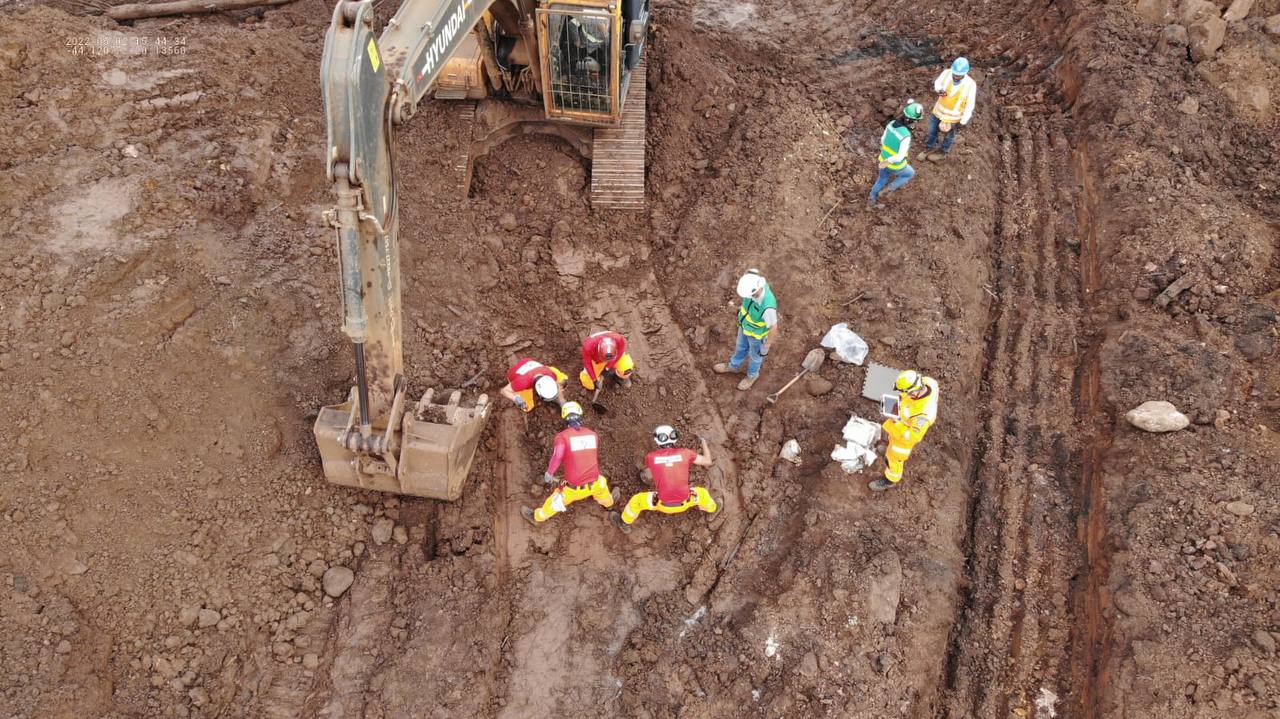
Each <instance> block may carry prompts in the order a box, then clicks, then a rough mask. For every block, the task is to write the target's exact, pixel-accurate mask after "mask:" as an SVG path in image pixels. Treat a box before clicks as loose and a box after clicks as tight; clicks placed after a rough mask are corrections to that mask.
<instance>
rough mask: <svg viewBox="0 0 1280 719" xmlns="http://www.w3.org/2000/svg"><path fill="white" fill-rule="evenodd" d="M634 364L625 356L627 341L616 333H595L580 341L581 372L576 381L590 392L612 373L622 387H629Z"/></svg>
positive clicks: (627, 355) (629, 356)
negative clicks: (608, 373)
mask: <svg viewBox="0 0 1280 719" xmlns="http://www.w3.org/2000/svg"><path fill="white" fill-rule="evenodd" d="M633 369H635V362H634V361H633V360H632V359H631V355H629V354H627V340H626V338H625V337H623V336H622V335H620V334H618V333H617V332H610V331H608V330H605V331H604V332H597V333H595V334H593V335H591V336H589V337H587V338H586V339H585V340H583V341H582V371H581V372H579V373H578V381H579V382H581V383H582V386H583V387H584V388H585V389H586V390H587V391H588V392H590V391H591V390H594V389H595V388H596V383H597V382H600V381H601V380H603V379H604V375H605V373H606V372H612V373H613V375H614V376H615V377H617V378H618V382H620V383H621V384H622V386H623V387H630V386H631V370H633Z"/></svg>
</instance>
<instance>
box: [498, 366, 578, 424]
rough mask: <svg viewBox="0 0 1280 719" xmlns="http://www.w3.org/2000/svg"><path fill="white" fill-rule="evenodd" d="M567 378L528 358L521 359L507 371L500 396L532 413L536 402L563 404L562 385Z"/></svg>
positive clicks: (551, 368)
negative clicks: (505, 384)
mask: <svg viewBox="0 0 1280 719" xmlns="http://www.w3.org/2000/svg"><path fill="white" fill-rule="evenodd" d="M568 380H569V377H568V376H567V375H565V373H564V372H561V371H560V370H558V369H556V368H555V367H548V366H547V365H544V364H542V363H541V362H538V361H536V360H533V359H531V358H529V357H521V358H520V359H518V360H516V363H515V364H514V365H512V366H511V369H509V370H507V386H505V387H503V388H502V396H503V397H506V398H507V399H509V400H511V401H512V402H515V404H516V406H517V407H519V408H520V409H522V410H524V411H525V412H532V411H533V408H534V407H535V406H537V404H538V400H542V401H543V402H551V401H552V400H554V401H555V402H556V404H564V384H565V382H567V381H568Z"/></svg>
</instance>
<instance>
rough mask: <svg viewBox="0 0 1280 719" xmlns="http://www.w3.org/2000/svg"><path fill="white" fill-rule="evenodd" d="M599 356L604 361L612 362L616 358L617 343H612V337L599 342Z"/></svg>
mask: <svg viewBox="0 0 1280 719" xmlns="http://www.w3.org/2000/svg"><path fill="white" fill-rule="evenodd" d="M599 349H600V356H601V357H603V358H604V359H606V360H612V359H614V358H616V357H617V356H618V343H617V342H614V341H613V338H612V337H605V338H604V339H602V340H600V348H599Z"/></svg>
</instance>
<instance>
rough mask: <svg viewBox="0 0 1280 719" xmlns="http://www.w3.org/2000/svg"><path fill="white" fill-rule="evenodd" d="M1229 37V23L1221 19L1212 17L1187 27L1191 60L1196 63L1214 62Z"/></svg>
mask: <svg viewBox="0 0 1280 719" xmlns="http://www.w3.org/2000/svg"><path fill="white" fill-rule="evenodd" d="M1226 36H1227V22H1226V21H1225V20H1223V19H1222V18H1220V17H1210V18H1205V19H1204V20H1202V21H1200V22H1198V23H1194V24H1192V25H1188V26H1187V38H1188V41H1187V44H1188V45H1189V46H1190V48H1191V59H1192V60H1195V61H1196V62H1204V61H1205V60H1212V59H1213V56H1214V55H1216V54H1218V48H1220V47H1222V41H1223V39H1225V38H1226Z"/></svg>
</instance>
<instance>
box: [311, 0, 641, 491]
mask: <svg viewBox="0 0 1280 719" xmlns="http://www.w3.org/2000/svg"><path fill="white" fill-rule="evenodd" d="M375 25H376V17H375V2H374V0H339V2H338V4H337V6H336V7H335V8H334V10H333V17H332V20H331V21H330V25H329V30H328V32H327V34H326V36H325V44H324V54H323V56H322V60H321V64H320V75H321V84H322V90H323V95H324V107H325V116H326V121H327V124H328V153H327V158H326V168H327V169H326V173H327V178H328V180H329V182H330V183H332V186H333V191H334V193H335V195H336V201H335V205H334V207H333V208H332V209H331V210H329V211H327V212H325V220H326V222H327V223H328V224H329V226H330V227H332V228H333V231H334V234H335V238H336V247H337V254H338V270H339V275H340V278H341V297H342V314H343V324H342V329H343V332H344V333H345V334H346V335H347V337H348V338H349V339H350V340H351V344H352V347H353V350H354V353H355V386H353V387H352V388H351V389H350V391H349V392H348V395H347V399H346V401H345V402H343V403H342V404H337V405H330V406H326V407H323V408H321V410H320V412H319V414H318V415H317V416H316V420H315V425H314V427H313V431H314V433H315V439H316V445H317V447H318V449H319V450H320V457H321V461H322V464H323V466H324V473H325V478H326V479H327V480H328V481H329V482H332V483H335V484H340V485H345V486H351V487H360V488H364V489H373V490H378V491H384V492H393V493H397V494H410V495H416V496H422V497H430V498H435V499H443V500H449V501H452V500H455V499H457V498H458V497H459V496H460V495H461V493H462V487H463V484H464V482H465V480H466V477H467V474H468V472H469V471H470V467H471V463H472V460H473V459H474V457H475V452H476V448H477V446H478V444H479V441H480V435H481V433H482V432H483V430H484V424H485V421H486V419H487V418H488V415H489V411H490V409H491V407H490V405H489V402H488V397H487V396H486V395H483V394H481V395H480V396H479V397H478V398H476V400H475V402H474V404H472V405H471V406H466V405H465V404H464V403H463V401H462V393H461V391H460V390H455V391H453V392H452V393H450V396H449V397H448V399H447V400H446V401H443V402H437V401H436V398H435V392H434V390H428V391H427V392H425V393H424V394H423V395H422V397H421V398H420V399H419V400H418V402H416V403H412V402H411V400H410V399H409V398H408V392H409V388H408V381H407V380H406V378H405V377H404V357H403V350H402V343H401V325H402V321H403V320H402V309H401V301H400V264H399V256H400V252H399V233H400V227H399V212H398V209H397V196H396V183H395V153H394V148H393V145H392V140H393V132H392V131H393V128H395V127H397V126H402V125H404V124H405V123H407V122H409V121H410V120H411V119H412V118H413V116H414V114H415V110H416V109H417V106H418V103H419V102H420V101H421V100H422V99H423V97H424V96H426V95H427V93H429V92H434V96H435V97H436V98H438V99H443V100H455V101H460V102H462V103H463V107H464V108H465V110H466V117H467V119H468V120H470V122H469V123H466V124H468V125H469V126H470V133H471V136H470V138H467V140H466V142H464V143H463V146H464V150H465V152H466V157H465V158H464V159H462V160H460V161H458V162H457V163H456V164H458V165H462V166H463V168H464V169H463V172H462V174H463V175H464V179H463V180H462V182H463V185H464V188H463V189H464V190H465V186H466V185H469V178H470V165H471V161H472V158H473V157H475V156H478V155H479V154H483V153H484V152H488V151H489V150H491V149H493V148H496V147H498V146H499V145H501V144H502V142H504V141H505V140H507V139H509V138H511V137H514V136H516V135H519V134H525V133H531V132H532V133H546V134H551V135H554V136H557V137H560V138H561V139H563V140H565V141H567V142H568V143H569V144H570V145H571V146H573V147H574V148H575V149H576V150H577V151H578V152H580V153H581V154H582V155H583V156H584V157H589V158H590V159H591V170H592V172H591V201H592V204H593V206H595V207H599V208H605V209H621V210H628V209H638V208H641V207H643V202H644V115H645V97H644V93H645V66H644V63H643V62H642V55H643V50H644V45H645V39H646V37H647V35H648V26H649V3H648V0H403V2H402V3H401V5H400V7H399V9H398V10H397V11H396V13H395V14H394V16H392V17H391V18H390V19H389V20H388V21H387V23H386V26H385V27H384V28H383V29H382V31H381V33H380V34H378V35H377V36H376V37H375Z"/></svg>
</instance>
